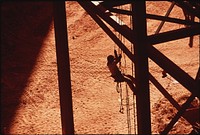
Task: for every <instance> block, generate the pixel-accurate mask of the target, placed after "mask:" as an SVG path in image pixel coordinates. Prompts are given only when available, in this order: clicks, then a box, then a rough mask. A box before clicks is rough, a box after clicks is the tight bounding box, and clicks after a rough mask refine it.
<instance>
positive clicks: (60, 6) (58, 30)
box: [54, 1, 74, 135]
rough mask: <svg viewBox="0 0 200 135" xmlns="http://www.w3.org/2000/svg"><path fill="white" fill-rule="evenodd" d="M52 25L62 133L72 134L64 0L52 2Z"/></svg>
mask: <svg viewBox="0 0 200 135" xmlns="http://www.w3.org/2000/svg"><path fill="white" fill-rule="evenodd" d="M54 27H55V40H56V56H57V63H58V64H57V67H58V83H59V95H60V108H61V123H62V133H63V134H70V135H71V134H74V121H73V108H72V92H71V78H70V62H69V49H68V35H67V26H66V11H65V1H59V2H54Z"/></svg>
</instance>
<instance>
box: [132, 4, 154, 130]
mask: <svg viewBox="0 0 200 135" xmlns="http://www.w3.org/2000/svg"><path fill="white" fill-rule="evenodd" d="M132 7H133V5H132ZM132 11H133V12H134V15H133V22H132V23H133V28H134V31H133V32H134V34H132V36H134V38H135V42H134V56H135V78H136V84H135V85H136V91H137V96H136V105H137V120H138V121H137V125H138V134H151V115H150V114H151V111H150V92H149V71H148V69H149V67H148V42H147V28H146V27H147V26H146V5H145V1H135V2H134V8H133V9H132Z"/></svg>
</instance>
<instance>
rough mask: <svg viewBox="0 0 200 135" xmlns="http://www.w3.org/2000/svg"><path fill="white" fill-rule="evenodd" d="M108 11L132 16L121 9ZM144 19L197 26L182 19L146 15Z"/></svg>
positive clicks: (129, 12)
mask: <svg viewBox="0 0 200 135" xmlns="http://www.w3.org/2000/svg"><path fill="white" fill-rule="evenodd" d="M109 11H110V12H115V13H119V14H124V15H132V12H131V11H128V10H123V9H117V8H111V9H109ZM146 18H148V19H154V20H159V21H166V22H171V23H177V24H184V25H194V24H199V23H198V22H193V21H189V20H182V19H177V18H172V17H166V16H160V15H153V14H146Z"/></svg>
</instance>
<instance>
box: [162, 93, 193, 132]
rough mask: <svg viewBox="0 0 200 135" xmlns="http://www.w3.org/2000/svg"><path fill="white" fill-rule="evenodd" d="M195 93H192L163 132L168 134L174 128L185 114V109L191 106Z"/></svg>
mask: <svg viewBox="0 0 200 135" xmlns="http://www.w3.org/2000/svg"><path fill="white" fill-rule="evenodd" d="M194 98H195V95H194V94H192V95H191V96H190V97H189V98H188V99H187V101H186V102H185V103H184V104H183V105H182V107H181V108H180V110H179V111H178V112H177V114H176V115H175V116H174V117H173V118H172V120H171V121H170V123H169V124H168V125H167V126H166V127H165V129H164V130H163V131H162V132H161V134H163V135H166V134H168V132H169V131H170V130H171V129H172V128H173V126H174V124H175V123H176V122H177V121H178V119H179V118H180V117H181V116H182V115H183V114H184V112H185V110H186V109H187V108H188V107H189V106H190V104H191V102H192V101H193V100H194Z"/></svg>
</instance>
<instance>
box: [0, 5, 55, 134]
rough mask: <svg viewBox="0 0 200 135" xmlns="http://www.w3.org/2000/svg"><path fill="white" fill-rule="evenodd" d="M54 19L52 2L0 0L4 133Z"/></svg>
mask: <svg viewBox="0 0 200 135" xmlns="http://www.w3.org/2000/svg"><path fill="white" fill-rule="evenodd" d="M52 20H53V5H52V2H25V1H23V2H19V1H18V2H6V1H4V2H1V134H2V133H5V132H6V133H9V132H10V128H11V126H12V121H13V120H14V118H15V114H16V111H17V109H18V107H19V104H20V97H21V96H22V94H23V92H24V89H25V87H26V84H27V81H28V78H29V76H30V75H31V73H32V69H33V68H34V65H35V62H36V59H37V57H38V54H39V51H40V48H41V47H42V44H43V41H44V39H45V37H46V35H47V33H48V32H49V28H50V25H51V23H52ZM5 129H6V131H5Z"/></svg>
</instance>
